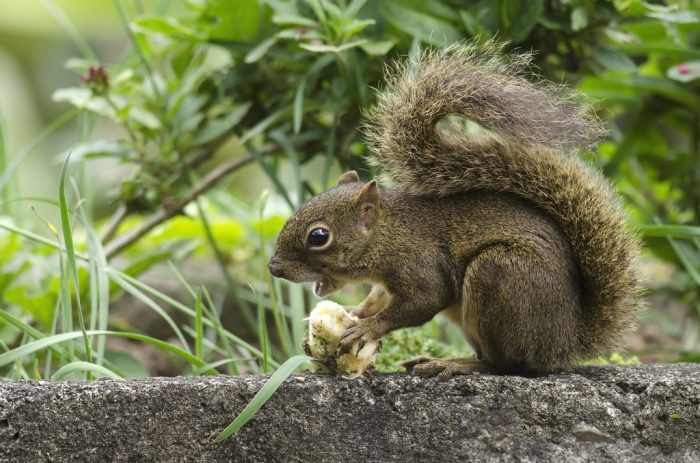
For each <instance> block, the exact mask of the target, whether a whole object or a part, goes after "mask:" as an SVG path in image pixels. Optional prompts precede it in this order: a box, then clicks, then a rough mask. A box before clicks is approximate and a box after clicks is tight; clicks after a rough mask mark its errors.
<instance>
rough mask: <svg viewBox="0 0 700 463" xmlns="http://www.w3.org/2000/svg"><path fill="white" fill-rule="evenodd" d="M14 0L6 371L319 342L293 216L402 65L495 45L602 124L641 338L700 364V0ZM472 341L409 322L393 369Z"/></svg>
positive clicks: (7, 66)
mask: <svg viewBox="0 0 700 463" xmlns="http://www.w3.org/2000/svg"><path fill="white" fill-rule="evenodd" d="M6 6H7V8H4V11H5V12H6V14H4V15H3V18H2V19H0V22H2V21H4V23H2V28H0V62H2V65H0V84H2V85H1V86H0V87H1V89H0V172H1V173H0V301H2V302H1V304H2V307H1V310H0V374H1V375H2V376H6V377H9V378H54V379H61V378H67V377H68V378H76V377H83V378H84V377H89V378H92V377H98V376H105V375H106V376H114V377H143V376H147V375H151V374H190V375H199V374H216V373H217V372H227V373H231V374H239V373H247V372H265V371H270V370H272V369H274V368H276V367H277V366H278V365H279V364H280V363H281V362H282V361H284V360H285V359H286V358H288V357H290V356H292V355H294V354H297V353H300V350H301V349H300V345H301V338H302V337H303V336H304V331H305V323H304V322H303V318H304V316H305V312H306V311H307V310H308V308H310V306H312V305H313V304H314V303H315V301H314V299H313V296H312V295H311V294H310V292H309V291H308V289H307V288H302V287H300V286H298V285H287V284H285V283H284V282H280V281H272V280H271V279H270V278H269V276H268V275H267V272H266V270H265V269H266V260H267V256H268V255H269V253H270V252H271V249H272V247H273V245H274V239H275V237H276V234H277V232H278V231H279V229H280V227H281V225H282V224H283V223H284V220H285V218H286V217H287V216H288V215H289V214H290V213H291V211H292V210H293V209H294V208H296V207H297V206H298V205H299V204H300V203H301V202H303V201H304V200H305V199H306V198H308V197H309V196H310V195H312V194H314V193H316V192H319V191H321V190H323V189H324V188H326V187H328V186H329V185H331V184H333V181H334V179H335V177H336V176H337V174H338V173H339V172H341V171H343V170H345V169H349V168H353V169H357V170H358V171H360V172H361V173H362V175H363V176H365V177H370V176H371V175H372V172H371V171H370V170H369V169H368V168H367V166H366V163H365V156H366V154H367V152H366V147H365V145H364V144H363V142H362V136H361V133H360V130H359V128H360V124H361V117H362V111H363V110H364V109H367V108H369V107H371V105H372V104H373V101H374V98H375V94H374V90H373V88H376V87H381V75H382V68H383V66H384V64H385V63H386V62H387V61H389V60H392V59H395V58H397V57H399V56H404V55H410V54H411V53H413V52H415V50H417V49H418V47H428V46H432V47H439V46H444V45H446V44H449V43H452V42H455V41H459V40H464V39H470V38H474V39H475V40H479V41H485V40H488V39H489V38H491V37H494V36H496V37H498V38H499V39H500V40H503V41H507V42H508V43H509V45H508V49H509V50H511V51H512V50H528V51H529V50H532V51H533V52H534V53H535V61H536V64H537V66H538V67H539V72H540V73H541V74H542V75H544V76H545V77H546V78H548V79H551V80H554V81H557V82H566V83H567V84H569V85H573V86H577V87H578V88H579V89H580V90H581V91H583V92H585V93H586V94H588V95H589V96H590V97H592V98H593V99H595V100H597V101H598V104H599V112H600V115H601V117H603V118H604V119H605V120H606V121H607V125H608V128H609V130H610V136H609V137H608V139H607V140H605V141H604V142H602V143H601V144H600V146H599V148H598V152H597V153H594V155H587V154H583V155H584V156H586V159H588V160H589V161H590V162H591V163H594V164H596V165H598V167H599V168H601V169H602V170H603V171H604V172H605V174H606V175H607V176H609V177H610V178H611V179H612V180H613V181H614V182H615V183H616V185H617V187H618V189H619V190H620V192H621V193H622V194H623V196H624V200H625V206H626V207H627V208H628V210H629V211H630V213H631V215H632V217H633V219H634V221H635V222H636V223H637V224H638V226H639V228H640V231H641V233H642V234H643V236H644V238H645V241H646V244H647V248H646V255H647V258H646V260H647V268H648V273H649V282H650V284H649V291H650V300H651V309H650V310H648V311H647V314H646V315H645V321H644V323H643V325H642V327H641V329H640V332H639V334H637V335H636V336H635V337H634V338H632V339H630V342H631V346H632V348H631V352H632V353H635V354H638V355H640V356H642V358H643V359H644V358H649V359H664V360H678V359H684V360H695V361H697V360H699V359H700V353H699V352H700V226H698V224H700V154H699V153H698V151H699V149H700V146H699V144H700V141H699V138H700V136H699V134H700V23H699V20H698V14H697V12H698V11H699V10H700V2H698V1H697V0H695V1H691V0H678V1H667V2H653V3H652V2H645V1H641V0H615V1H606V0H588V1H587V0H527V1H526V0H522V1H519V0H514V1H500V2H493V1H486V0H475V1H458V0H442V1H433V2H423V1H419V0H352V1H343V0H337V1H331V0H303V1H302V0H299V1H283V0H237V1H236V2H225V1H223V0H188V1H186V2H175V1H172V2H170V1H155V0H154V1H130V0H115V1H114V2H106V1H102V2H90V4H89V5H87V4H85V2H78V1H69V0H63V1H59V0H53V1H52V0H43V1H41V2H39V1H31V2H12V4H11V5H10V4H9V2H8V5H6ZM38 10H40V11H41V14H39V13H36V12H37V11H38ZM68 56H70V59H67V60H66V62H65V68H64V66H63V64H61V63H60V62H59V61H58V60H59V59H63V58H62V57H66V58H67V57H68ZM362 290H363V288H350V289H349V290H348V291H345V292H344V293H342V294H340V295H338V299H339V301H340V302H346V303H352V302H356V301H357V300H359V298H360V294H361V293H362ZM438 339H439V340H441V341H437V340H438ZM463 350H464V343H463V342H462V341H461V340H460V339H459V336H458V335H457V333H455V332H454V330H453V329H451V328H449V327H447V326H446V325H445V324H444V323H442V322H440V321H437V322H433V323H431V324H428V325H427V326H426V327H424V328H422V329H420V330H415V331H412V332H411V334H408V333H407V332H400V333H397V334H396V335H394V336H392V337H390V338H389V339H388V340H387V343H386V345H385V349H384V351H385V354H384V357H383V358H382V360H381V361H380V366H381V367H382V368H385V369H392V368H395V365H396V361H397V360H399V359H400V358H402V357H403V356H412V355H414V354H418V353H420V352H425V353H428V354H455V353H458V352H460V351H463Z"/></svg>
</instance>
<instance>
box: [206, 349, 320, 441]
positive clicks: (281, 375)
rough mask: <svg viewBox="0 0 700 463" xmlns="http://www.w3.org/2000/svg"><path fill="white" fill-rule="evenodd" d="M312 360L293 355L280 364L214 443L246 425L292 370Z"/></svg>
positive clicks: (307, 357) (305, 356)
mask: <svg viewBox="0 0 700 463" xmlns="http://www.w3.org/2000/svg"><path fill="white" fill-rule="evenodd" d="M309 360H313V357H309V356H308V355H295V356H294V357H292V358H290V359H289V360H287V361H286V362H284V363H283V364H282V366H281V367H279V369H278V370H277V371H276V372H274V373H273V374H272V376H271V377H270V379H268V380H267V381H266V382H265V384H263V386H262V387H261V388H260V390H259V391H258V393H257V394H255V396H254V397H253V399H252V400H251V401H250V403H249V404H248V405H246V406H245V408H244V409H243V411H242V412H241V413H240V414H239V415H238V416H237V417H236V419H235V420H233V422H232V423H231V424H229V425H228V426H227V427H226V429H224V430H223V431H221V433H219V435H218V436H216V439H215V440H214V442H221V441H223V440H224V439H226V438H227V437H229V436H230V435H231V434H233V433H235V432H236V431H238V430H239V429H241V427H243V425H244V424H246V423H247V422H248V421H249V420H250V419H251V418H252V417H253V415H255V414H256V413H257V411H258V410H260V408H261V407H262V406H263V405H265V402H267V401H268V399H269V398H270V397H271V396H272V394H274V393H275V391H276V390H277V389H279V387H280V386H281V385H282V383H283V382H284V380H285V379H287V377H288V376H289V375H291V374H292V373H293V372H294V370H296V369H297V368H298V367H299V366H300V365H301V364H303V363H304V362H308V361H309Z"/></svg>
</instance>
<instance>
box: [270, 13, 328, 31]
mask: <svg viewBox="0 0 700 463" xmlns="http://www.w3.org/2000/svg"><path fill="white" fill-rule="evenodd" d="M272 22H273V23H275V24H278V25H280V26H298V27H308V28H311V29H314V28H316V27H318V23H317V22H316V21H314V20H313V19H310V18H306V17H304V16H296V15H290V14H278V15H275V16H273V17H272Z"/></svg>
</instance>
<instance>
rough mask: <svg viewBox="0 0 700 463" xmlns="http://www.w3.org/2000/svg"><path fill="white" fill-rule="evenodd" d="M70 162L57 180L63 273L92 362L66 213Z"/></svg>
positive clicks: (88, 357)
mask: <svg viewBox="0 0 700 463" xmlns="http://www.w3.org/2000/svg"><path fill="white" fill-rule="evenodd" d="M69 162H70V155H68V157H67V158H66V162H64V163H63V168H62V169H61V177H60V180H59V182H58V209H59V212H60V215H61V229H62V231H63V244H64V246H65V248H66V265H67V268H68V273H67V275H65V277H67V278H68V279H70V280H72V282H73V288H74V290H75V303H76V306H77V311H76V312H77V314H78V324H79V325H80V331H82V332H83V341H84V343H85V355H86V357H87V361H88V362H89V363H92V347H91V346H90V339H89V338H88V336H87V334H86V332H85V331H86V330H85V319H84V318H83V308H82V306H81V304H80V281H79V280H78V267H77V264H76V262H75V247H74V246H73V229H72V226H71V223H70V216H69V213H68V202H67V201H66V171H67V169H68V163H69ZM65 291H66V292H67V294H68V296H67V297H66V298H65V299H64V302H66V303H69V304H70V290H69V288H65Z"/></svg>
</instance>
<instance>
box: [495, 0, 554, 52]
mask: <svg viewBox="0 0 700 463" xmlns="http://www.w3.org/2000/svg"><path fill="white" fill-rule="evenodd" d="M499 5H500V9H501V11H500V13H501V24H502V25H503V26H504V28H505V30H506V31H507V37H508V39H509V40H510V41H512V42H516V43H517V42H522V41H523V40H525V38H526V37H527V36H528V35H529V34H530V31H531V30H532V28H533V27H535V25H536V24H537V21H538V20H539V19H540V17H541V16H542V11H543V5H544V0H527V1H518V2H512V1H510V2H500V3H499Z"/></svg>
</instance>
